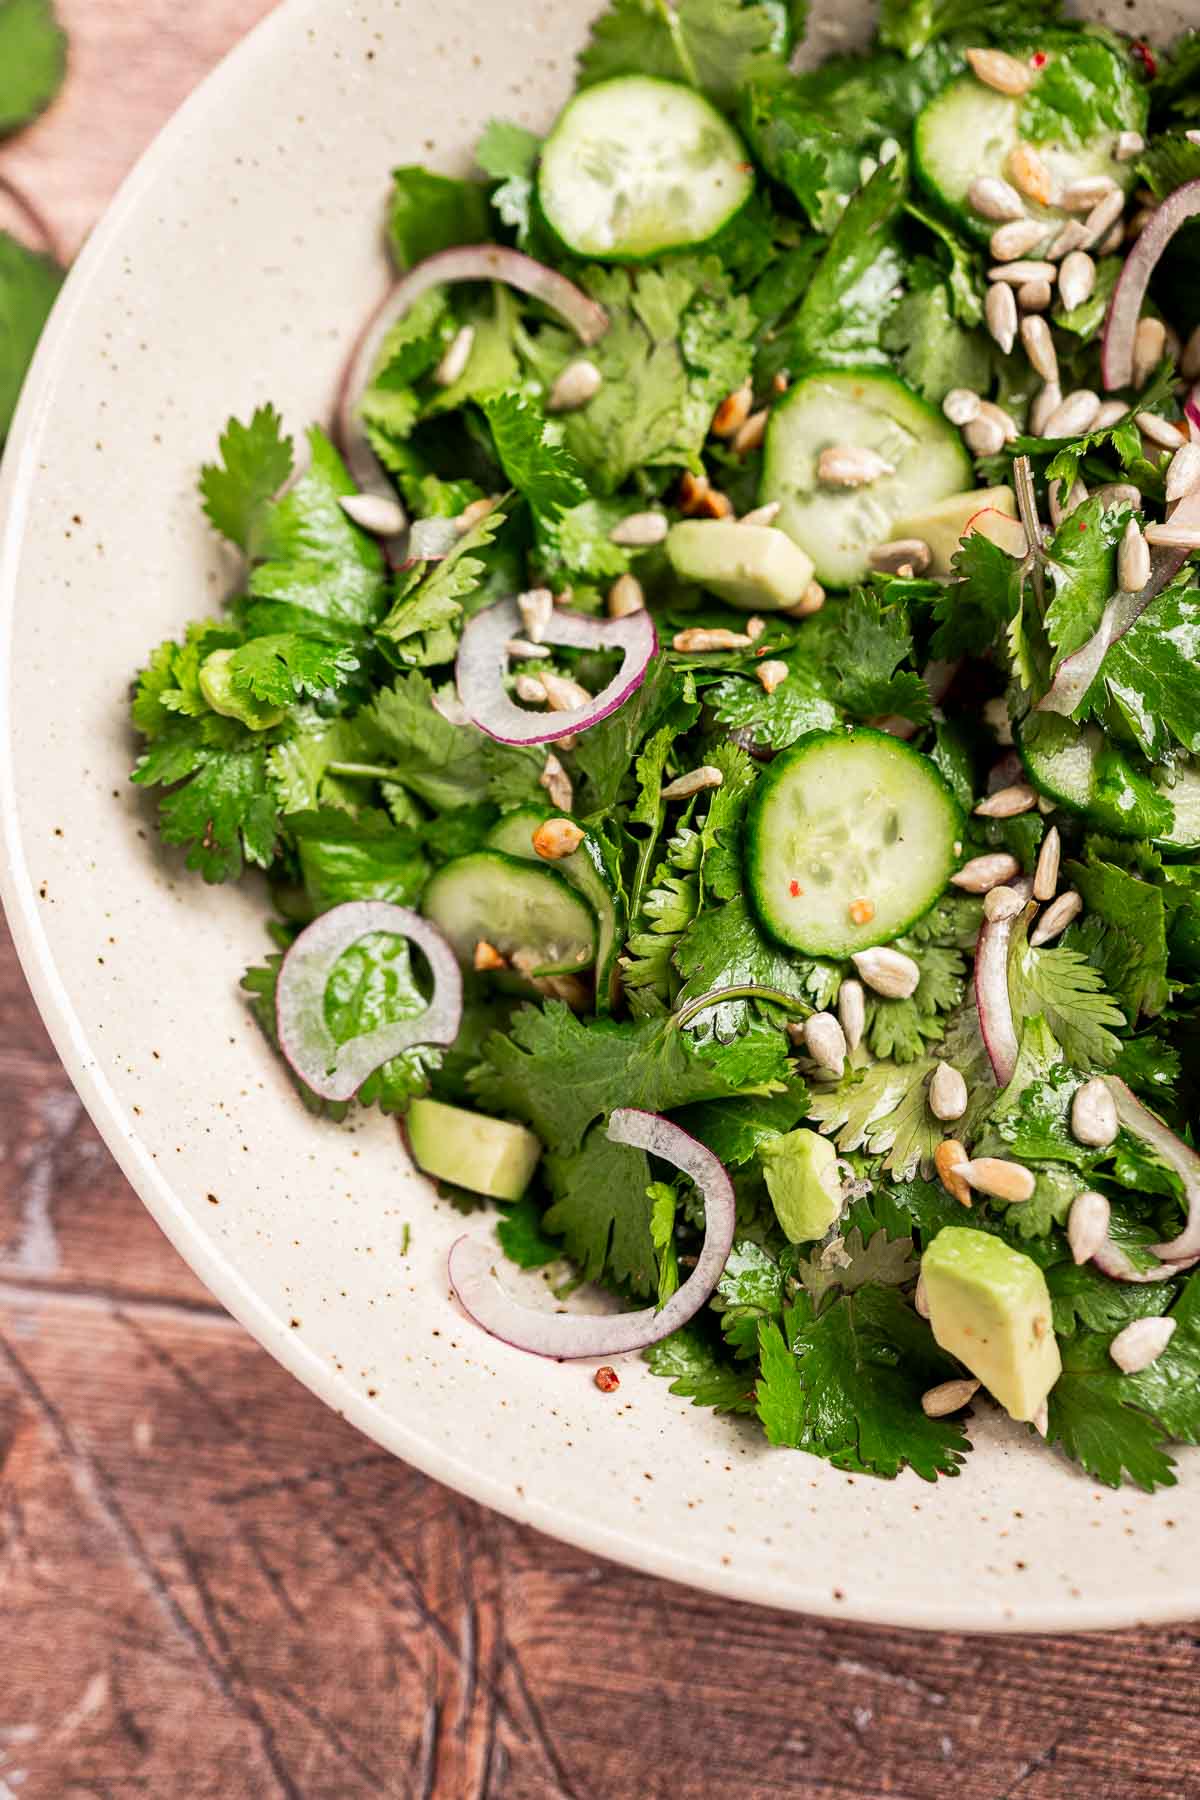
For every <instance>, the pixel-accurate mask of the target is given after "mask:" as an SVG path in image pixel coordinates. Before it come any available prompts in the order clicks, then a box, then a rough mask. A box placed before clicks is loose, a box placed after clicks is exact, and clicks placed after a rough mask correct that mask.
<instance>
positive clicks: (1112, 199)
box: [1083, 188, 1125, 255]
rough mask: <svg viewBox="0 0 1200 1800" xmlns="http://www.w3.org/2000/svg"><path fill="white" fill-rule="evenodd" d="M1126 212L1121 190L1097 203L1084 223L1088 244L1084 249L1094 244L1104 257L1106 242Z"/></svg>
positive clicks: (1118, 189) (1107, 195)
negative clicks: (1098, 246)
mask: <svg viewBox="0 0 1200 1800" xmlns="http://www.w3.org/2000/svg"><path fill="white" fill-rule="evenodd" d="M1124 211H1125V196H1124V194H1123V193H1122V192H1121V190H1120V188H1117V189H1116V190H1115V192H1113V193H1111V194H1105V196H1104V198H1103V200H1099V201H1097V203H1096V205H1095V206H1093V208H1092V210H1091V212H1090V213H1089V214H1088V216H1087V218H1086V219H1085V220H1084V221H1083V227H1084V230H1085V231H1086V232H1087V243H1086V244H1085V246H1084V248H1085V249H1086V248H1088V247H1089V246H1090V245H1092V244H1099V245H1100V253H1101V255H1103V254H1104V253H1105V251H1104V240H1105V238H1106V237H1107V235H1108V233H1109V231H1110V230H1111V229H1112V228H1113V226H1114V225H1116V224H1117V221H1118V220H1119V219H1120V217H1121V214H1122V213H1123V212H1124ZM1122 235H1124V233H1122Z"/></svg>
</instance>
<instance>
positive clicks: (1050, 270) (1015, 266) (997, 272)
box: [988, 261, 1058, 287]
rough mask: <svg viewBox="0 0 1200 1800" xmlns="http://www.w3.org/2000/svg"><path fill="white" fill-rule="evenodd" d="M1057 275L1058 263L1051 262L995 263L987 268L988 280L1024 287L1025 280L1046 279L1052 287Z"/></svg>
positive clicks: (1009, 285)
mask: <svg viewBox="0 0 1200 1800" xmlns="http://www.w3.org/2000/svg"><path fill="white" fill-rule="evenodd" d="M1057 277H1058V265H1057V263H1052V262H1026V261H1021V262H1009V263H996V264H995V266H994V267H993V268H990V269H989V270H988V280H989V281H990V282H993V283H995V282H1000V283H1002V284H1006V285H1007V286H1008V287H1024V286H1025V283H1026V282H1027V281H1048V282H1049V283H1050V285H1051V286H1052V287H1053V285H1054V282H1055V281H1056V279H1057Z"/></svg>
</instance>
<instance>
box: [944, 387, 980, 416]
mask: <svg viewBox="0 0 1200 1800" xmlns="http://www.w3.org/2000/svg"><path fill="white" fill-rule="evenodd" d="M942 411H943V412H944V413H945V415H946V417H947V418H948V419H949V421H950V423H951V424H952V425H969V424H970V423H971V420H972V419H977V418H978V417H979V395H978V394H977V393H976V392H975V390H974V389H973V388H951V389H950V392H949V393H948V394H947V395H946V398H945V399H944V400H943V401H942Z"/></svg>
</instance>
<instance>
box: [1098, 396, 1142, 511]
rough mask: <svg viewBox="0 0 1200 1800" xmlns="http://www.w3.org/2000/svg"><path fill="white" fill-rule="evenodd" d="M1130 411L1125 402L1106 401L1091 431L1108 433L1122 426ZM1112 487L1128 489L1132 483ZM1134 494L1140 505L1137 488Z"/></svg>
mask: <svg viewBox="0 0 1200 1800" xmlns="http://www.w3.org/2000/svg"><path fill="white" fill-rule="evenodd" d="M1128 411H1129V408H1128V407H1127V406H1126V404H1125V402H1124V401H1123V400H1106V401H1105V402H1104V404H1103V405H1102V406H1101V408H1100V411H1099V412H1098V413H1097V414H1096V416H1095V418H1094V419H1093V420H1092V424H1091V429H1092V430H1093V431H1108V430H1109V429H1110V428H1111V427H1112V426H1113V425H1118V424H1120V422H1121V420H1122V419H1123V418H1124V417H1125V415H1126V413H1127V412H1128ZM1112 485H1113V486H1125V487H1128V486H1130V483H1128V482H1125V483H1120V482H1116V483H1113V484H1112ZM1098 491H1102V490H1098ZM1133 492H1134V493H1135V494H1137V497H1138V503H1139V504H1140V503H1141V498H1142V496H1141V494H1140V493H1139V492H1138V490H1137V488H1134V489H1133Z"/></svg>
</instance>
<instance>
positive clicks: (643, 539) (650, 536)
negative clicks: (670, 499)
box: [608, 512, 670, 550]
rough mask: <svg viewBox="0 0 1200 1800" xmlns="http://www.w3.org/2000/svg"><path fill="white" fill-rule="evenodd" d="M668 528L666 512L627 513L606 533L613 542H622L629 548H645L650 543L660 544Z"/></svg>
mask: <svg viewBox="0 0 1200 1800" xmlns="http://www.w3.org/2000/svg"><path fill="white" fill-rule="evenodd" d="M669 530H670V525H669V523H668V521H667V515H666V513H660V512H640V513H627V514H626V516H625V517H624V518H623V519H621V520H620V521H619V522H618V523H617V524H616V525H614V526H613V528H612V530H611V531H610V532H609V534H608V535H609V538H610V540H611V541H612V542H613V543H614V544H623V545H624V546H625V547H626V548H627V549H630V550H646V549H648V548H649V547H650V545H651V544H661V543H662V541H663V539H664V538H665V537H666V535H667V532H668V531H669Z"/></svg>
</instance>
